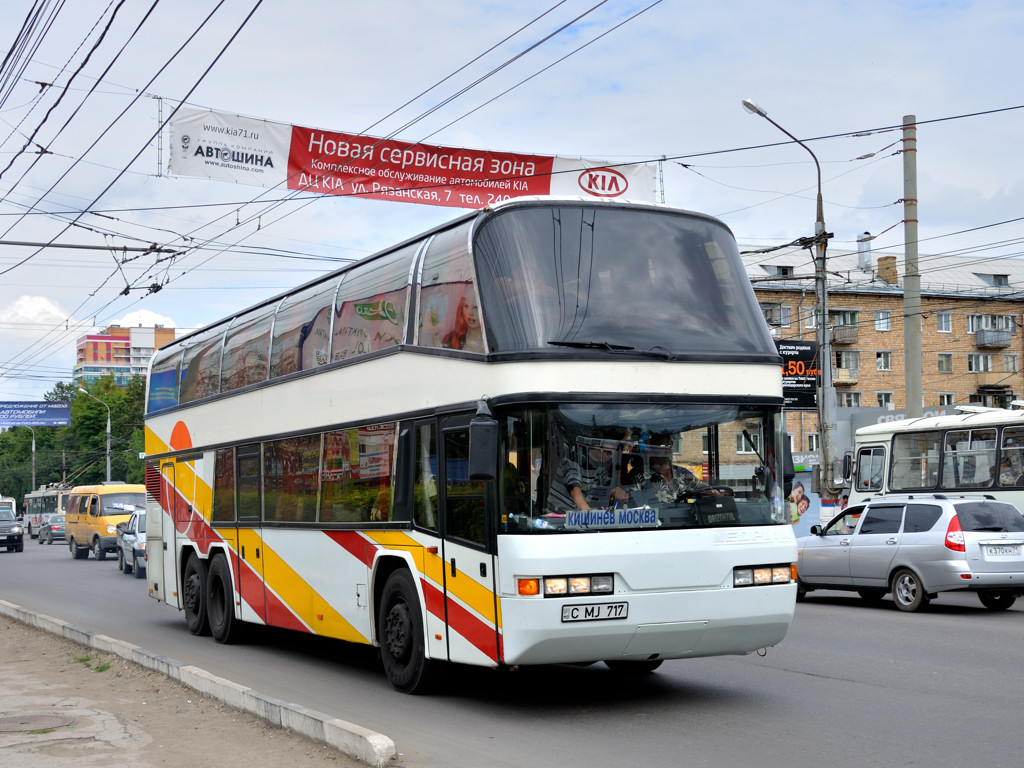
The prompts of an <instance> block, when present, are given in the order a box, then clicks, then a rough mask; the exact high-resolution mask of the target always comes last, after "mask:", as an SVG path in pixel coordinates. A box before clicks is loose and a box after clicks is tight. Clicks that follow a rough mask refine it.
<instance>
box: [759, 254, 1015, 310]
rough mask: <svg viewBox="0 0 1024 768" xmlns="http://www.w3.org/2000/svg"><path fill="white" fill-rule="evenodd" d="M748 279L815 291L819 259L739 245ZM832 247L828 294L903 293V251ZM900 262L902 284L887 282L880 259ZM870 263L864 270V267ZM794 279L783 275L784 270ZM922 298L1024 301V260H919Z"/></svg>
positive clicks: (925, 257) (924, 256)
mask: <svg viewBox="0 0 1024 768" xmlns="http://www.w3.org/2000/svg"><path fill="white" fill-rule="evenodd" d="M740 253H741V254H742V255H743V263H744V266H745V267H746V270H747V276H748V277H749V278H750V281H751V283H752V284H753V286H754V288H755V289H763V290H795V291H800V290H804V289H809V290H813V288H814V282H813V280H814V261H813V256H812V252H811V251H810V250H807V249H805V248H796V247H786V248H782V249H779V250H773V251H768V252H765V251H764V250H763V249H761V250H757V249H753V248H749V247H744V246H742V245H741V246H740ZM864 256H866V258H862V254H859V253H858V252H857V251H850V250H841V249H836V248H829V249H828V252H827V263H828V290H829V293H833V292H837V293H842V292H853V293H864V292H869V293H894V294H899V295H902V293H903V277H904V273H905V272H906V263H905V259H904V255H903V254H902V253H882V252H870V251H868V252H867V254H865V255H864ZM880 260H881V261H882V262H883V264H884V263H885V262H886V261H887V260H888V261H892V260H895V269H896V273H897V282H896V283H895V284H892V283H888V282H886V281H885V280H883V279H882V278H881V277H880V276H879V261H880ZM863 264H867V265H868V266H867V267H866V268H865V267H864V266H862V265H863ZM780 267H781V268H784V269H783V271H791V272H792V276H780V275H779V274H778V273H779V271H780V270H779V268H780ZM918 271H919V273H920V275H921V294H922V295H923V296H925V295H929V294H933V295H947V296H948V295H951V294H952V295H958V296H990V297H992V298H1000V299H1004V300H1013V299H1024V260H1019V259H1012V258H1006V257H999V258H985V257H973V256H963V255H956V256H933V255H928V254H921V255H919V256H918Z"/></svg>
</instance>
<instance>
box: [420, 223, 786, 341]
mask: <svg viewBox="0 0 1024 768" xmlns="http://www.w3.org/2000/svg"><path fill="white" fill-rule="evenodd" d="M474 256H475V259H476V267H477V272H478V278H479V280H478V285H479V287H480V294H481V300H482V302H483V309H484V318H485V320H486V332H487V343H488V348H489V350H490V351H491V352H508V351H514V350H526V349H547V350H550V349H552V348H553V347H558V346H562V347H575V348H583V349H586V348H600V349H625V350H638V351H642V352H653V353H657V354H662V355H664V356H666V357H671V356H676V355H680V354H686V353H696V354H699V355H703V356H706V355H707V354H708V353H710V354H715V355H737V354H742V355H744V356H750V355H765V354H767V355H772V356H774V355H776V354H777V352H776V349H775V346H774V343H773V342H772V339H771V335H770V333H769V331H768V328H767V327H766V325H765V322H764V318H763V317H762V316H761V313H760V311H759V309H758V304H757V301H756V299H755V298H754V294H753V289H752V288H751V286H750V281H749V280H748V278H747V275H746V272H745V271H744V269H743V265H742V262H741V260H740V256H739V252H738V250H737V248H736V243H735V240H734V239H733V237H732V235H731V233H730V232H729V230H728V229H726V227H725V226H724V225H722V224H721V223H719V222H716V221H714V220H713V219H707V218H704V217H701V216H696V215H687V214H679V213H672V212H664V211H658V210H649V209H634V208H627V207H621V208H620V207H612V208H598V207H597V206H593V207H591V206H586V207H580V206H579V205H578V204H573V205H565V206H559V205H557V204H556V205H549V206H531V207H522V208H510V209H509V210H507V211H500V210H499V211H498V212H497V213H496V214H495V215H494V216H492V217H490V218H488V219H486V220H485V221H484V222H483V223H482V224H481V225H480V227H479V230H478V232H477V234H476V236H475V238H474ZM424 283H426V275H425V274H424Z"/></svg>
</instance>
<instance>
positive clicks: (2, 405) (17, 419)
mask: <svg viewBox="0 0 1024 768" xmlns="http://www.w3.org/2000/svg"><path fill="white" fill-rule="evenodd" d="M70 424H71V403H66V402H42V403H16V402H0V427H66V426H68V425H70Z"/></svg>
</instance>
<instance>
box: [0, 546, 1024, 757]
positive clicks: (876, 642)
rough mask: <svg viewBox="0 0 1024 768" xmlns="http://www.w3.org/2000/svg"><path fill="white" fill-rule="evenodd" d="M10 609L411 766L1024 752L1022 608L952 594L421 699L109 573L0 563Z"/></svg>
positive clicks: (328, 647)
mask: <svg viewBox="0 0 1024 768" xmlns="http://www.w3.org/2000/svg"><path fill="white" fill-rule="evenodd" d="M0 598H3V599H5V600H9V601H11V602H14V603H17V604H19V605H22V606H24V607H26V608H30V609H32V610H36V611H39V612H41V613H46V614H49V615H52V616H55V617H58V618H61V619H64V620H66V621H69V622H71V623H73V624H75V625H77V626H80V627H82V628H84V629H87V630H91V631H97V632H103V633H105V634H108V635H111V636H113V637H117V638H119V639H123V640H126V641H128V642H132V643H136V644H138V645H141V646H143V647H145V648H147V649H149V650H151V651H153V652H155V653H159V654H163V655H166V656H169V657H172V658H175V659H178V660H180V661H182V662H184V663H187V664H194V665H196V666H199V667H202V668H204V669H207V670H209V671H211V672H214V673H215V674H217V675H220V676H222V677H226V678H228V679H231V680H234V681H236V682H238V683H240V684H242V685H246V686H250V687H252V688H255V689H257V690H260V691H262V692H264V693H266V694H268V695H271V696H274V697H277V698H279V699H283V700H285V701H291V702H296V703H299V704H302V705H305V706H308V707H311V708H313V709H316V710H320V711H323V712H326V713H328V714H331V715H335V716H337V717H339V718H342V719H344V720H348V721H350V722H353V723H356V724H359V725H361V726H364V727H366V728H369V729H372V730H374V731H378V732H380V733H383V734H386V735H387V736H389V737H391V738H392V739H394V740H395V742H396V744H397V746H398V750H399V752H400V753H401V755H402V757H401V763H402V765H403V766H408V768H442V766H443V767H445V768H448V767H449V766H450V767H451V768H480V766H489V767H493V768H505V767H508V768H512V766H515V768H521V766H524V765H528V766H531V767H536V768H547V766H551V767H552V768H554V767H555V766H557V767H558V768H595V766H625V765H630V766H631V765H645V764H646V765H652V766H654V765H670V764H671V765H686V766H704V765H706V766H714V768H729V767H730V766H737V767H738V766H743V767H744V768H747V767H748V766H754V765H785V766H787V768H820V766H821V765H822V763H825V764H827V765H828V766H829V768H846V767H847V766H849V767H850V768H854V767H856V768H862V766H886V767H887V768H888V767H890V766H920V765H928V766H947V765H948V766H959V765H972V766H986V768H998V767H999V766H1006V767H1007V768H1019V766H1020V764H1021V754H1022V753H1024V729H1022V728H1021V715H1020V687H1021V685H1020V684H1021V677H1022V675H1021V672H1020V664H1019V662H1018V661H1017V660H1016V654H1017V649H1018V647H1019V643H1020V638H1021V632H1022V629H1024V615H1022V614H1024V599H1021V600H1020V601H1018V603H1017V605H1015V606H1014V607H1013V608H1011V609H1010V610H1009V611H1007V612H1005V613H992V612H989V611H987V610H985V609H984V608H983V607H982V606H981V604H980V602H978V600H977V598H976V597H975V596H973V595H968V594H961V595H943V596H941V597H940V598H939V599H938V600H936V601H933V603H932V604H931V606H930V608H929V609H928V610H927V611H926V612H923V613H920V614H904V613H901V612H899V611H897V610H896V609H895V608H894V607H893V605H892V603H891V601H889V600H888V599H886V600H885V601H883V602H882V603H881V604H878V605H867V604H865V603H863V602H862V601H861V600H860V599H859V598H858V597H856V596H855V595H853V594H849V595H848V594H845V593H839V592H815V593H813V594H811V595H809V596H808V598H807V600H806V602H804V603H801V604H799V605H798V606H797V613H796V620H795V622H794V625H793V628H792V630H791V632H790V635H789V637H787V638H786V640H785V641H784V642H783V643H782V644H781V645H779V646H778V647H777V648H774V649H770V650H769V651H768V653H767V655H766V656H764V657H761V656H758V655H751V656H746V657H724V658H717V659H694V660H689V661H673V662H667V663H666V664H664V665H663V666H662V667H661V669H660V670H658V672H656V673H654V674H653V675H650V676H647V677H644V678H641V679H629V678H621V677H618V676H616V675H614V674H613V673H611V672H609V671H608V670H606V669H605V668H604V667H603V666H602V665H600V664H598V665H594V666H592V667H589V668H580V667H565V666H558V667H544V668H537V669H527V670H521V671H518V672H515V673H497V672H493V671H489V670H481V669H467V668H457V667H451V668H448V671H447V675H446V681H445V686H444V689H443V690H442V691H441V692H439V693H437V694H436V695H432V696H429V697H420V696H405V695H402V694H398V693H396V692H394V691H393V690H392V689H391V688H390V686H389V685H388V684H387V682H386V680H385V679H384V676H383V673H382V672H381V671H380V668H379V666H378V662H377V658H376V653H375V652H374V651H373V650H372V649H368V648H364V647H359V646H350V645H347V644H342V643H337V642H330V641H324V640H321V639H318V638H310V637H305V636H301V635H297V634H294V633H286V632H280V631H274V630H265V629H264V630H259V631H255V632H253V633H251V636H250V637H249V639H248V641H247V642H246V643H245V644H242V645H238V646H228V647H225V646H221V645H218V644H216V643H215V642H213V641H212V640H210V639H209V638H194V637H192V636H191V635H190V634H189V632H188V630H187V629H186V627H185V624H184V620H183V618H182V617H181V616H180V615H179V614H178V613H177V612H176V611H175V610H173V609H171V608H169V607H168V606H165V605H161V604H158V603H156V602H155V601H153V600H152V599H150V598H149V597H148V595H147V594H146V589H145V582H144V581H139V580H136V579H134V578H132V577H130V576H124V575H122V574H121V573H120V572H119V571H118V570H117V567H116V563H115V562H114V561H113V560H108V561H105V562H95V561H94V560H93V559H92V558H91V557H90V558H89V559H88V560H84V561H73V560H72V559H71V557H70V555H69V554H68V552H67V549H66V547H62V546H59V545H56V544H55V545H54V546H52V547H48V546H45V545H43V546H37V545H36V543H35V541H32V542H31V543H27V544H26V547H25V551H24V552H23V553H7V552H0Z"/></svg>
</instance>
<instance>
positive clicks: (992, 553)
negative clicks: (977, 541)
mask: <svg viewBox="0 0 1024 768" xmlns="http://www.w3.org/2000/svg"><path fill="white" fill-rule="evenodd" d="M985 554H986V555H988V556H989V557H1020V544H987V545H985Z"/></svg>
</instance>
